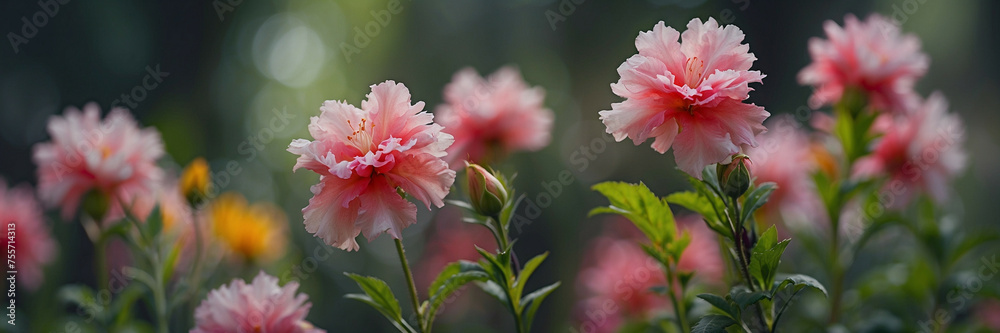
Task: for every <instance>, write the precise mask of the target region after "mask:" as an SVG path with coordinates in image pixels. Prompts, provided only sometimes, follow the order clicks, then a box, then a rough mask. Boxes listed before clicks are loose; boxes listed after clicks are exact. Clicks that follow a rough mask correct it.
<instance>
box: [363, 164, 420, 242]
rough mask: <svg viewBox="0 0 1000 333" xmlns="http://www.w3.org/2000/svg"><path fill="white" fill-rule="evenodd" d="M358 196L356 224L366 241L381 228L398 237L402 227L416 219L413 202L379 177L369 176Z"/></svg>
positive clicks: (415, 207)
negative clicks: (369, 178) (358, 208)
mask: <svg viewBox="0 0 1000 333" xmlns="http://www.w3.org/2000/svg"><path fill="white" fill-rule="evenodd" d="M359 199H360V201H361V214H360V215H358V219H357V226H358V228H360V230H361V232H362V233H363V234H364V235H365V238H367V239H368V241H371V240H373V239H375V237H378V235H380V234H382V233H383V232H388V233H389V235H390V236H392V238H396V239H401V238H403V236H402V233H403V228H406V227H407V226H409V225H411V224H414V223H416V222H417V206H416V205H414V204H413V203H411V202H409V201H406V200H405V199H403V197H401V196H400V195H399V193H398V192H396V188H395V187H393V186H390V185H389V183H388V182H387V181H386V180H385V178H383V177H376V178H374V179H372V182H371V184H369V185H368V188H367V189H366V190H365V192H364V193H363V194H362V195H361V197H359Z"/></svg>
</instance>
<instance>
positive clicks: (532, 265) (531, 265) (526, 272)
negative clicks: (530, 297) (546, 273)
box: [511, 252, 549, 306]
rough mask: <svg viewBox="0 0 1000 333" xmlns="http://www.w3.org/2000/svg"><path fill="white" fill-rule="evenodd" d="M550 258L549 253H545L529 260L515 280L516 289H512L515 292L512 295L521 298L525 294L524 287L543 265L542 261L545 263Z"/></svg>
mask: <svg viewBox="0 0 1000 333" xmlns="http://www.w3.org/2000/svg"><path fill="white" fill-rule="evenodd" d="M548 256H549V253H548V252H545V253H542V254H539V255H537V256H535V257H534V258H531V260H528V262H527V263H525V264H524V268H522V269H521V272H520V273H518V275H517V279H515V280H514V287H513V288H512V289H513V290H512V292H511V295H514V296H515V297H521V295H522V292H524V285H525V284H527V283H528V278H529V277H531V274H532V273H534V272H535V269H537V268H538V265H541V264H542V261H544V260H545V258H546V257H548ZM519 303H520V302H519ZM521 305H522V306H523V305H524V304H523V303H521Z"/></svg>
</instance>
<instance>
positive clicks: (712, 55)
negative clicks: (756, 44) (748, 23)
mask: <svg viewBox="0 0 1000 333" xmlns="http://www.w3.org/2000/svg"><path fill="white" fill-rule="evenodd" d="M743 38H744V35H743V31H742V30H740V28H738V27H736V26H735V25H727V26H725V27H720V26H719V23H718V22H716V21H715V19H714V18H711V17H710V18H708V21H705V23H702V22H701V20H700V19H697V18H695V19H691V21H690V22H688V24H687V30H685V31H684V33H683V34H681V39H683V43H681V52H683V53H684V54H685V55H687V57H688V58H691V57H698V58H699V59H701V61H704V71H705V73H714V72H715V70H717V69H718V70H723V71H724V70H727V69H732V70H737V71H746V70H749V69H750V66H751V65H753V62H754V61H755V60H757V58H756V57H754V55H753V53H749V52H748V51H749V50H750V46H749V45H746V44H741V43H742V42H743Z"/></svg>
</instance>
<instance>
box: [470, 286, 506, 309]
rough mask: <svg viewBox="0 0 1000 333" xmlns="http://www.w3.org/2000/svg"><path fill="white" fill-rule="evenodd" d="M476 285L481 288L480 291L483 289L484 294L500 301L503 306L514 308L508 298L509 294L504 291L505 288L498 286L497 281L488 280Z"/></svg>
mask: <svg viewBox="0 0 1000 333" xmlns="http://www.w3.org/2000/svg"><path fill="white" fill-rule="evenodd" d="M476 285H477V286H479V289H482V290H483V291H484V292H486V293H487V294H489V295H490V296H493V298H496V299H497V300H498V301H500V304H503V305H504V306H506V307H508V308H512V306H511V304H510V300H509V299H508V298H507V292H506V291H504V289H503V287H501V286H500V285H499V284H497V283H496V281H493V280H486V281H483V282H479V283H476Z"/></svg>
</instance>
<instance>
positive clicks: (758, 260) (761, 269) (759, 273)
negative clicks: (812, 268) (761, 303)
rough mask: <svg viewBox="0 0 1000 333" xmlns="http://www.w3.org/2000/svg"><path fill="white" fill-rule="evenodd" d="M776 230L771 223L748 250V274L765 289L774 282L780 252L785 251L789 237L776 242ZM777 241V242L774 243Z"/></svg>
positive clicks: (779, 261) (779, 260)
mask: <svg viewBox="0 0 1000 333" xmlns="http://www.w3.org/2000/svg"><path fill="white" fill-rule="evenodd" d="M777 240H778V232H777V230H776V229H775V228H774V226H773V225H772V226H771V227H770V228H768V229H767V231H765V232H764V233H763V234H761V236H760V239H758V240H757V244H755V245H754V247H753V249H752V250H751V251H750V266H749V267H748V269H749V271H750V276H752V277H753V278H754V279H755V280H756V281H757V283H758V285H760V287H761V289H767V288H768V287H771V285H772V284H773V283H774V276H775V275H776V274H777V272H778V264H779V263H781V254H782V253H784V252H785V247H786V246H788V242H789V241H790V239H786V240H783V241H781V242H777ZM776 242H777V243H776Z"/></svg>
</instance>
